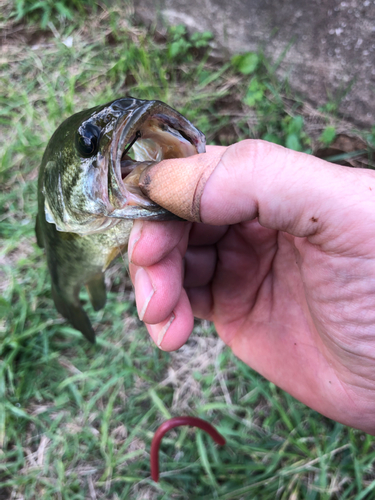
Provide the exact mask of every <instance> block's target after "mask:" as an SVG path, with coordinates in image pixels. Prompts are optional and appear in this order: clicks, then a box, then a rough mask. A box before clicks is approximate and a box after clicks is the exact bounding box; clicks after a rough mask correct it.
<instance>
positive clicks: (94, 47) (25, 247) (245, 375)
mask: <svg viewBox="0 0 375 500" xmlns="http://www.w3.org/2000/svg"><path fill="white" fill-rule="evenodd" d="M38 4H39V8H40V9H41V12H39V11H37V9H36V8H34V10H33V12H34V13H35V15H36V16H37V17H36V18H34V20H32V18H31V24H30V16H28V22H29V24H18V25H15V24H14V20H13V21H12V18H11V19H9V20H8V21H6V28H7V30H8V31H7V33H8V34H7V38H6V39H4V44H3V52H2V60H1V66H0V71H1V79H0V81H1V86H2V88H1V89H0V95H1V96H2V97H1V98H0V99H1V101H0V103H1V115H0V127H1V137H2V141H1V154H0V176H1V192H0V237H1V248H0V273H1V279H0V287H1V298H0V318H1V319H0V498H1V499H11V498H12V499H25V500H26V499H27V500H34V499H36V498H40V499H64V500H84V499H87V498H91V499H138V500H139V499H146V498H147V499H172V498H176V499H196V498H199V499H210V500H212V499H215V498H217V499H227V500H235V499H250V498H251V499H262V500H274V499H306V500H317V499H331V498H333V499H336V498H337V499H340V500H344V499H356V500H362V499H367V498H369V499H370V498H374V495H375V481H374V471H373V467H374V460H375V448H374V439H373V438H372V437H371V436H368V435H366V434H364V433H362V432H360V431H356V430H353V429H350V428H347V427H345V426H343V425H340V424H337V423H335V422H332V421H330V420H328V419H326V418H324V417H322V416H321V415H319V414H317V413H316V412H314V411H312V410H310V409H308V408H307V407H305V406H304V405H303V404H301V403H298V402H297V401H295V400H294V399H293V398H292V397H291V396H289V395H288V394H285V393H284V392H283V391H281V390H279V389H278V388H276V387H275V386H274V385H273V384H271V383H269V382H268V381H267V380H265V379H263V378H262V377H261V376H259V375H257V374H256V373H255V372H254V371H252V370H251V369H250V368H248V367H247V366H245V365H244V364H243V363H242V362H240V361H239V360H238V359H236V358H235V357H234V356H233V355H232V354H231V352H230V351H229V350H228V349H227V348H226V347H225V346H224V345H223V343H222V342H221V341H220V340H218V338H217V335H216V333H215V332H214V330H213V328H212V326H211V325H210V324H208V323H207V322H197V323H196V326H195V329H194V332H193V334H192V336H191V338H190V340H189V341H188V343H187V344H186V345H185V346H184V347H183V348H181V349H180V350H179V351H177V352H174V353H170V354H169V353H165V352H162V351H160V350H158V349H157V348H156V347H155V346H154V344H153V343H152V342H151V341H150V340H149V337H148V334H147V332H146V330H145V328H144V327H143V325H142V323H141V322H140V321H139V320H138V317H137V314H136V309H135V306H134V294H133V290H132V286H131V284H130V281H129V279H128V276H127V270H126V265H125V264H124V262H123V260H122V259H119V260H118V261H117V262H116V263H115V265H114V266H113V267H112V268H111V269H110V270H109V272H108V275H107V287H108V290H109V298H108V303H107V305H106V307H105V309H104V311H101V312H99V313H96V314H95V313H93V312H92V310H91V309H90V312H89V314H90V316H91V318H92V319H93V320H94V321H93V322H94V324H95V326H96V329H97V334H98V341H97V344H96V345H95V346H91V345H89V344H88V343H87V342H86V341H85V340H84V338H83V337H82V336H81V334H80V333H79V332H77V331H76V330H73V329H72V328H71V327H70V326H69V325H68V324H67V323H66V322H65V321H64V319H63V318H61V317H60V316H59V315H58V313H57V312H56V310H55V308H54V306H53V303H52V299H51V294H50V280H49V276H48V273H47V269H46V262H45V256H44V254H43V251H42V250H40V249H39V248H38V247H37V246H36V244H35V236H34V221H35V214H36V196H37V187H36V179H37V169H38V165H39V163H40V160H41V157H42V154H43V150H44V148H45V146H46V144H47V141H48V139H49V137H50V136H51V135H52V133H53V131H54V130H55V128H56V127H57V126H58V125H59V123H61V122H62V121H63V120H64V119H65V118H66V117H67V116H69V115H71V114H72V113H74V112H76V111H79V110H81V109H83V108H88V107H91V106H94V105H97V104H100V103H104V102H106V101H110V100H113V99H115V98H116V97H120V96H126V95H132V96H134V97H138V98H145V99H160V100H162V101H165V102H167V103H168V104H169V105H171V106H172V107H174V108H176V109H178V110H179V111H180V112H182V113H183V114H184V115H185V116H187V117H188V118H189V119H190V120H191V121H192V122H193V123H194V124H195V125H196V126H197V127H198V128H200V129H201V130H202V131H203V132H204V133H205V134H206V136H207V139H208V143H211V144H228V143H231V142H233V141H237V140H240V139H244V138H248V137H262V138H265V139H268V140H272V141H274V142H278V143H280V144H284V145H287V146H288V147H291V148H293V149H296V150H300V151H310V150H311V148H312V137H313V136H314V134H315V137H321V142H322V143H323V144H329V143H330V142H331V141H332V140H333V138H334V136H335V131H336V128H335V126H334V125H332V123H333V122H332V119H331V118H330V117H329V116H328V115H326V114H321V113H320V114H319V112H316V114H315V116H319V120H320V121H319V126H316V122H314V123H315V128H313V129H312V128H311V127H310V129H309V123H308V122H306V120H305V117H306V115H304V114H303V112H302V111H303V107H304V103H303V101H301V100H297V99H296V98H295V96H292V95H291V94H290V92H289V91H288V85H287V82H278V81H277V79H276V77H275V73H274V68H273V67H272V66H271V65H270V64H269V63H268V62H267V61H266V60H265V59H264V58H263V56H262V55H261V54H245V55H239V56H237V57H234V58H233V59H232V60H231V61H229V60H228V61H222V60H218V59H214V58H212V57H211V56H210V48H209V43H210V39H211V35H210V34H209V33H203V34H200V35H197V34H196V35H194V36H191V37H189V36H188V34H187V32H186V29H185V28H184V27H183V26H178V27H174V28H171V29H170V30H169V31H166V32H165V33H164V34H163V33H162V34H160V33H154V32H152V31H147V30H146V29H145V28H143V27H140V26H135V25H133V24H132V23H131V15H132V10H131V7H127V6H124V4H121V5H117V4H113V5H112V6H111V7H110V8H109V7H108V8H107V7H104V6H103V5H102V6H99V7H97V10H96V12H94V13H92V14H87V13H86V10H85V8H84V7H85V6H86V4H85V3H84V2H82V0H76V1H75V2H71V3H68V2H67V1H64V2H59V3H51V2H49V0H45V1H40V2H38ZM14 5H15V8H16V10H17V9H18V14H17V15H18V20H19V21H22V18H24V17H25V15H26V14H27V15H28V14H29V13H31V11H30V9H31V7H32V6H33V5H34V7H35V4H34V3H33V2H29V1H28V0H24V1H20V0H16V2H15V4H14ZM59 5H60V6H61V5H63V6H64V9H68V10H67V12H65V11H64V12H65V20H64V21H61V15H62V12H61V7H58V6H59ZM74 7H75V8H76V9H78V10H74ZM48 9H50V10H48ZM54 9H57V10H59V9H60V10H59V12H60V21H61V22H57V21H56V20H55V19H54V17H53V16H54V15H55V14H56V12H55V10H54ZM68 14H69V15H68ZM13 19H14V18H13ZM19 21H18V22H19ZM22 22H23V21H22ZM41 26H42V27H43V28H46V29H45V30H44V31H40V27H41ZM314 113H315V111H314ZM327 127H331V128H327ZM332 128H333V130H332ZM310 132H311V133H310ZM368 137H369V140H373V137H374V132H373V131H372V132H368ZM374 142H375V141H374ZM124 260H126V258H125V256H124ZM82 298H83V300H86V301H87V296H85V295H84V294H83V295H82ZM184 414H185V415H196V416H200V417H202V418H204V419H207V420H209V421H210V422H212V423H213V424H215V425H216V426H217V428H218V430H219V431H220V432H221V433H222V434H223V435H224V436H225V438H226V439H227V445H226V446H224V447H222V448H218V447H217V446H216V445H215V444H213V443H212V442H211V441H210V440H209V439H208V438H206V436H205V435H203V434H202V433H201V432H200V431H198V430H191V429H186V428H184V429H181V430H175V431H172V432H170V433H169V434H168V435H167V436H166V438H165V439H164V440H163V444H162V450H161V464H160V466H161V471H162V474H161V479H160V482H159V483H158V484H155V483H153V482H152V480H151V478H150V469H149V449H150V443H151V439H152V436H153V433H154V431H155V430H156V428H157V427H158V425H159V424H160V423H161V422H162V421H163V420H165V419H167V418H169V417H171V416H177V415H184Z"/></svg>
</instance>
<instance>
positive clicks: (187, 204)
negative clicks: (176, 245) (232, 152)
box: [139, 147, 226, 222]
mask: <svg viewBox="0 0 375 500" xmlns="http://www.w3.org/2000/svg"><path fill="white" fill-rule="evenodd" d="M212 149H213V148H212ZM215 149H216V151H215V150H214V151H212V150H211V151H210V152H209V153H202V154H199V155H194V156H189V157H188V158H173V159H171V160H163V161H161V162H160V163H157V164H156V165H152V166H150V167H148V168H147V169H145V170H144V171H143V172H142V174H141V176H140V178H139V187H140V188H141V190H142V192H143V193H144V194H145V195H146V196H148V197H149V198H150V199H151V200H152V201H154V202H155V203H157V204H158V205H160V206H162V207H163V208H166V209H167V210H169V211H170V212H172V213H174V214H176V215H178V216H179V217H181V218H182V219H185V220H189V221H192V222H201V217H200V204H201V198H202V194H203V190H204V187H205V185H206V183H207V181H208V179H209V178H210V176H211V174H212V172H213V171H214V170H215V167H216V166H217V165H218V163H219V162H220V159H221V157H222V156H223V154H224V152H225V151H226V148H223V147H218V148H215Z"/></svg>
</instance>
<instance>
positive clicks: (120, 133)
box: [36, 97, 205, 342]
mask: <svg viewBox="0 0 375 500" xmlns="http://www.w3.org/2000/svg"><path fill="white" fill-rule="evenodd" d="M204 151H205V137H204V135H203V134H202V132H200V131H199V130H198V129H196V128H195V127H194V126H193V125H192V124H191V123H190V122H189V121H188V120H187V119H186V118H184V117H183V116H182V115H181V114H179V113H178V112H177V111H175V110H174V109H172V108H170V107H169V106H167V105H166V104H164V103H162V102H160V101H145V100H140V99H133V98H131V97H128V98H123V99H117V100H115V101H113V102H110V103H108V104H104V105H103V106H98V107H96V108H91V109H88V110H85V111H81V112H80V113H77V114H75V115H73V116H71V117H70V118H68V119H67V120H65V121H64V122H63V123H62V124H61V125H60V126H59V128H58V129H57V130H56V131H55V133H54V134H53V136H52V137H51V139H50V141H49V143H48V145H47V148H46V150H45V152H44V155H43V159H42V163H41V167H40V171H39V180H38V215H37V221H36V235H37V242H38V245H39V246H40V247H44V248H45V251H46V256H47V263H48V269H49V272H50V275H51V281H52V297H53V300H54V303H55V306H56V308H57V310H58V311H59V312H60V313H61V314H62V315H63V316H64V317H65V318H66V319H67V320H68V321H69V322H70V323H71V324H72V325H73V327H74V328H76V329H77V330H80V331H81V332H82V333H83V335H84V336H85V337H86V338H87V339H88V340H89V341H91V342H95V333H94V330H93V328H92V326H91V323H90V320H89V318H88V316H87V314H86V312H85V311H84V309H83V308H82V305H81V302H80V299H79V292H80V290H81V288H82V286H83V285H85V286H86V287H87V290H88V294H89V298H90V301H91V304H92V306H93V307H94V309H95V310H99V309H101V308H103V307H104V305H105V302H106V289H105V284H104V271H105V270H106V269H107V268H108V266H109V265H110V263H111V262H112V261H113V260H114V259H115V257H117V255H118V254H119V253H120V252H125V251H126V249H127V243H128V239H129V233H130V230H131V227H132V224H133V220H134V219H144V220H168V219H173V218H176V216H174V215H173V214H171V213H170V212H168V211H167V210H165V209H163V208H162V207H160V206H159V205H157V204H155V203H153V202H152V201H151V200H149V199H148V198H147V197H146V196H144V195H143V194H142V192H141V190H140V189H139V187H138V179H139V175H140V174H141V172H142V171H143V170H144V169H145V168H146V167H147V166H149V165H151V164H153V163H155V162H159V161H161V160H163V159H170V158H182V157H187V156H191V155H194V154H197V153H203V152H204Z"/></svg>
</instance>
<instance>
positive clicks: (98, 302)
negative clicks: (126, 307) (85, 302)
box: [86, 273, 107, 311]
mask: <svg viewBox="0 0 375 500" xmlns="http://www.w3.org/2000/svg"><path fill="white" fill-rule="evenodd" d="M86 288H87V291H88V293H89V298H90V302H91V304H92V307H93V308H94V309H95V311H99V310H100V309H103V307H104V306H105V303H106V300H107V292H106V289H105V283H104V274H103V273H99V274H97V275H96V276H94V277H93V278H92V279H91V280H90V281H89V282H88V283H86Z"/></svg>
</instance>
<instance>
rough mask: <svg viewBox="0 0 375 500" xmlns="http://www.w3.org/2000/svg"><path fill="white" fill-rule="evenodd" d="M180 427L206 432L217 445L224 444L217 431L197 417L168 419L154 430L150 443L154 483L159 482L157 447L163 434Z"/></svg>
mask: <svg viewBox="0 0 375 500" xmlns="http://www.w3.org/2000/svg"><path fill="white" fill-rule="evenodd" d="M180 425H191V426H192V427H199V429H202V430H203V431H205V432H207V434H209V435H210V436H211V437H212V439H213V440H214V441H215V443H217V444H219V445H221V446H222V445H224V444H225V439H224V438H223V436H222V435H221V434H219V433H218V432H217V430H216V429H215V428H214V427H213V426H212V425H211V424H209V423H208V422H206V421H205V420H202V419H201V418H198V417H174V418H170V419H169V420H167V421H166V422H164V423H162V424H161V426H160V427H159V428H158V429H157V430H156V432H155V434H154V437H153V439H152V443H151V451H150V460H151V477H152V479H153V480H154V481H155V482H158V481H159V447H160V443H161V440H162V439H163V436H164V434H165V433H167V432H168V431H169V430H171V429H173V428H174V427H179V426H180Z"/></svg>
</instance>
